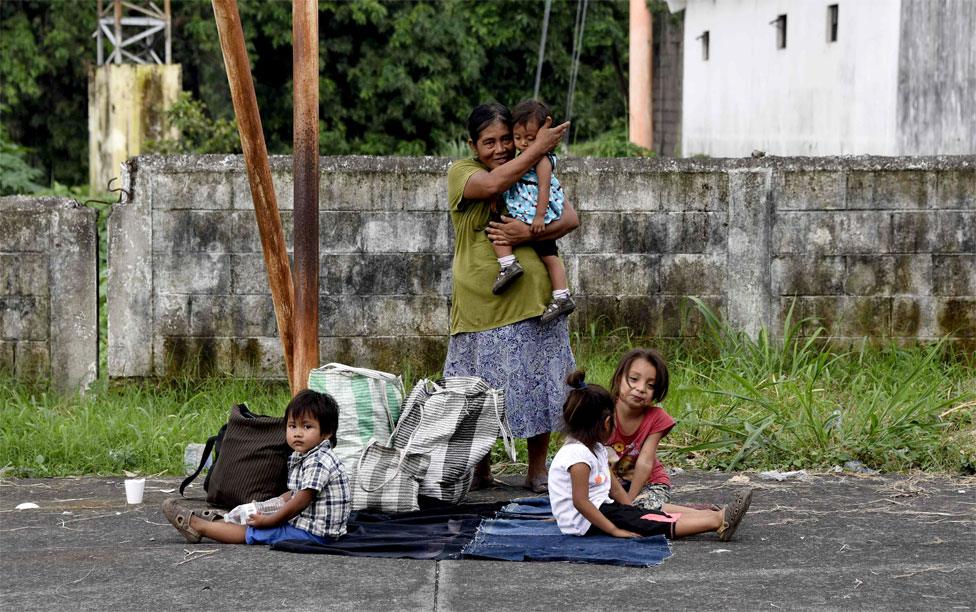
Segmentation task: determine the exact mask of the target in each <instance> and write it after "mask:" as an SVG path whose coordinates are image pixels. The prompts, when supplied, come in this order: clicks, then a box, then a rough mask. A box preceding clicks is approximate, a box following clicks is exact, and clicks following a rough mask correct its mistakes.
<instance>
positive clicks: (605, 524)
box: [569, 463, 640, 538]
mask: <svg viewBox="0 0 976 612" xmlns="http://www.w3.org/2000/svg"><path fill="white" fill-rule="evenodd" d="M569 478H570V482H571V483H572V486H573V506H575V507H576V509H577V510H578V511H579V513H580V514H582V515H583V517H584V518H586V520H588V521H590V523H591V524H592V525H595V526H596V527H597V529H600V530H602V531H603V532H604V533H608V534H610V535H612V536H614V537H616V538H639V537H640V535H639V534H636V533H634V532H633V531H627V530H626V529H618V528H617V526H616V525H614V524H613V523H612V522H610V519H608V518H607V517H605V516H603V513H601V512H600V509H599V508H597V507H596V506H594V505H593V502H591V501H590V466H588V465H586V464H585V463H576V464H574V465H571V466H569Z"/></svg>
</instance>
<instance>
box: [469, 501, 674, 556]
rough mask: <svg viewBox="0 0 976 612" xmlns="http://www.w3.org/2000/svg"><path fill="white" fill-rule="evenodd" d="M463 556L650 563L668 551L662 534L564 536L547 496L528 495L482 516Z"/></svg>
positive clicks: (669, 553)
mask: <svg viewBox="0 0 976 612" xmlns="http://www.w3.org/2000/svg"><path fill="white" fill-rule="evenodd" d="M462 556H464V557H465V558H469V559H496V560H504V561H568V562H570V563H598V564H606V565H623V566H630V567H650V566H652V565H660V564H661V562H663V561H664V560H665V559H667V558H668V557H670V556H671V544H670V543H669V542H668V540H667V538H665V537H664V536H652V537H648V538H632V539H628V538H614V537H611V536H606V535H598V536H584V537H581V536H570V535H563V534H562V533H561V532H560V531H559V527H558V526H557V525H556V523H555V521H554V520H552V511H551V510H550V508H549V499H548V498H528V499H517V500H514V501H513V502H512V503H510V504H508V505H506V506H504V507H503V508H502V509H501V510H500V511H499V512H498V515H497V517H496V518H494V519H485V520H483V521H482V522H481V525H480V527H479V528H478V533H477V534H476V535H475V537H474V540H473V541H472V542H471V543H470V544H468V545H467V546H465V547H464V550H463V551H462Z"/></svg>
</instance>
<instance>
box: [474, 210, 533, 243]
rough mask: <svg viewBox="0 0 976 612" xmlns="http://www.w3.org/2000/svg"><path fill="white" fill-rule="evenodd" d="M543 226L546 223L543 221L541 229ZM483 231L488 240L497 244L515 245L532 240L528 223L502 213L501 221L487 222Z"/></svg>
mask: <svg viewBox="0 0 976 612" xmlns="http://www.w3.org/2000/svg"><path fill="white" fill-rule="evenodd" d="M545 227H546V225H545V223H543V224H542V229H545ZM540 231H541V230H540ZM485 233H487V234H488V240H491V241H492V242H493V243H495V244H497V245H498V246H515V245H518V244H522V243H523V242H528V241H529V240H532V229H531V228H530V227H529V226H528V225H526V224H524V223H522V222H521V221H519V220H518V219H513V218H511V217H506V216H504V215H502V220H501V221H492V222H491V223H489V224H488V228H487V229H486V230H485Z"/></svg>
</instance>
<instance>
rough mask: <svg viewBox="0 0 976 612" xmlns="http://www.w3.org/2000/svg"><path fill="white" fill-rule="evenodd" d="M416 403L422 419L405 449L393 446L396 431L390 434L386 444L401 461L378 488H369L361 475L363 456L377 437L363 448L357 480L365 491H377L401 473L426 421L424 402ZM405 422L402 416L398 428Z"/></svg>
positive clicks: (371, 439)
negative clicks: (414, 440) (421, 426)
mask: <svg viewBox="0 0 976 612" xmlns="http://www.w3.org/2000/svg"><path fill="white" fill-rule="evenodd" d="M421 382H423V381H421ZM415 405H417V406H418V408H417V410H419V411H420V419H419V420H418V421H417V427H416V428H414V430H413V432H412V433H411V434H410V437H409V438H407V444H406V446H404V447H403V450H400V449H397V448H395V447H394V446H393V433H396V432H395V431H394V432H393V433H391V434H390V440H389V442H387V445H386V448H390V449H392V450H394V451H396V452H398V453H400V463H398V464H397V466H396V469H395V470H393V475H392V476H390V477H389V478H387V479H386V480H384V481H383V482H382V483H381V484H379V485H378V486H377V487H376V488H373V489H367V488H366V484H365V483H364V482H363V479H362V478H361V477H360V476H359V475H360V474H361V473H362V467H363V458H364V457H365V456H366V453H367V452H368V451H369V449H370V448H371V447H372V446H373V445H374V444H376V439H375V438H370V440H369V442H368V443H367V444H366V448H364V449H363V452H361V453H359V461H357V462H356V480H358V481H359V488H360V489H362V490H363V491H366V492H367V493H375V492H376V491H379V490H380V489H382V488H383V487H385V486H386V485H388V484H390V483H391V482H393V480H394V479H395V478H396V477H397V476H399V475H400V471H401V470H402V469H403V462H404V461H406V460H407V454H408V453H409V452H410V445H412V444H413V439H414V437H415V436H416V435H417V432H418V431H420V424H421V423H423V421H424V405H423V403H421V402H415ZM411 407H412V406H411ZM401 416H403V415H401ZM403 422H404V419H402V418H401V419H400V423H398V424H397V428H399V427H400V425H401V424H403Z"/></svg>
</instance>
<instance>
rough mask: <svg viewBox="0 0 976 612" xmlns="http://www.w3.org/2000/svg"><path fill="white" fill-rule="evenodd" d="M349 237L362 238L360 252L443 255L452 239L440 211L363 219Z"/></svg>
mask: <svg viewBox="0 0 976 612" xmlns="http://www.w3.org/2000/svg"><path fill="white" fill-rule="evenodd" d="M347 214H355V213H347ZM350 233H352V234H353V235H356V236H359V235H362V241H361V244H362V247H361V248H363V249H364V250H365V251H367V252H369V253H445V252H451V250H452V246H453V239H454V229H453V228H452V227H451V220H450V217H448V216H447V215H446V214H444V213H442V212H439V211H435V212H395V213H380V212H378V213H373V214H370V215H364V216H363V217H361V218H360V219H358V220H357V222H356V223H355V226H354V227H352V229H351V232H350ZM347 250H358V249H347Z"/></svg>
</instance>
